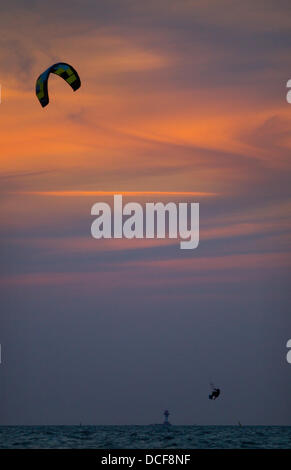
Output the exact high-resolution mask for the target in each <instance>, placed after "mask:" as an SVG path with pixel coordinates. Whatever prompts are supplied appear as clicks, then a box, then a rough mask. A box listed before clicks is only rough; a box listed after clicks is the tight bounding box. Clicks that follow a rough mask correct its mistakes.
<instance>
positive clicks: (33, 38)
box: [0, 0, 291, 425]
mask: <svg viewBox="0 0 291 470" xmlns="http://www.w3.org/2000/svg"><path fill="white" fill-rule="evenodd" d="M0 28H1V39H0V43H1V45H0V83H1V104H0V181H1V184H0V217H1V226H0V250H1V264H0V305H1V310H0V312H1V313H0V343H1V351H2V357H1V359H2V362H1V364H0V424H18V425H21V424H78V423H79V422H82V423H84V424H151V423H157V422H161V421H162V413H163V411H164V409H165V408H168V409H169V410H170V412H171V416H170V418H171V422H172V423H173V424H236V423H237V422H238V420H240V421H241V422H242V423H243V424H266V425H272V424H280V425H281V424H282V425H291V365H290V364H288V363H287V361H286V354H287V349H286V343H287V340H288V339H290V338H291V318H290V308H291V302H290V300H291V299H290V267H291V256H290V251H291V246H290V233H291V221H290V210H291V189H290V176H291V171H290V170H291V159H290V150H291V105H290V104H288V103H287V101H286V93H287V89H286V83H287V81H288V80H289V79H290V78H291V5H290V2H288V1H283V0H279V1H270V0H268V1H260V0H256V1H255V2H254V1H253V0H252V1H251V0H246V1H245V2H243V3H242V2H233V1H230V0H219V1H205V0H203V1H202V0H196V1H192V0H179V1H176V0H175V1H174V0H155V1H153V0H148V1H147V2H143V1H141V0H135V1H133V0H123V1H121V0H115V1H113V0H100V1H91V0H83V1H82V2H81V1H75V0H71V1H66V0H65V1H62V2H57V1H55V0H52V1H50V2H36V1H29V0H26V1H25V2H24V1H15V0H11V1H9V2H8V1H5V0H3V2H2V4H1V16H0ZM59 61H64V62H68V63H70V64H72V65H73V66H74V67H75V68H76V69H77V70H78V72H79V75H80V78H81V81H82V86H81V88H80V89H79V90H78V91H76V92H75V93H73V92H72V90H71V89H70V87H68V86H67V85H66V84H65V83H64V82H63V80H60V79H59V77H56V76H51V77H50V80H49V95H50V104H49V105H48V106H47V107H46V108H42V107H41V106H40V104H39V102H38V100H37V98H36V96H35V92H34V87H35V81H36V78H37V77H38V75H39V74H40V73H42V72H43V71H44V70H45V69H46V68H47V67H48V66H50V65H52V64H53V63H55V62H59ZM185 193H191V194H190V195H189V194H188V195H185ZM112 194H123V199H124V202H130V201H134V202H140V203H141V204H145V203H146V202H157V201H162V202H165V203H166V202H169V201H173V202H177V203H178V202H185V201H186V202H198V203H199V204H200V243H199V246H198V248H197V249H195V250H181V249H180V248H179V242H178V241H177V240H169V239H165V240H157V239H154V240H126V239H122V240H96V239H93V238H92V237H91V232H90V228H91V224H92V221H93V219H92V216H91V207H92V205H93V204H94V203H96V202H109V203H112V199H113V196H112ZM210 382H213V383H215V384H216V385H217V386H219V387H220V388H221V391H222V392H221V397H220V398H219V399H218V400H216V401H215V402H212V401H210V400H208V394H209V392H210V386H209V383H210Z"/></svg>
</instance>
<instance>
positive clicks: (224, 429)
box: [0, 425, 291, 449]
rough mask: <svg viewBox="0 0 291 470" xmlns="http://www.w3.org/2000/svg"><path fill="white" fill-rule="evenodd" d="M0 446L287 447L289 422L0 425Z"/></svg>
mask: <svg viewBox="0 0 291 470" xmlns="http://www.w3.org/2000/svg"><path fill="white" fill-rule="evenodd" d="M0 448H1V449H278V448H281V449H290V448H291V426H242V427H239V426H163V425H153V426H0Z"/></svg>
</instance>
